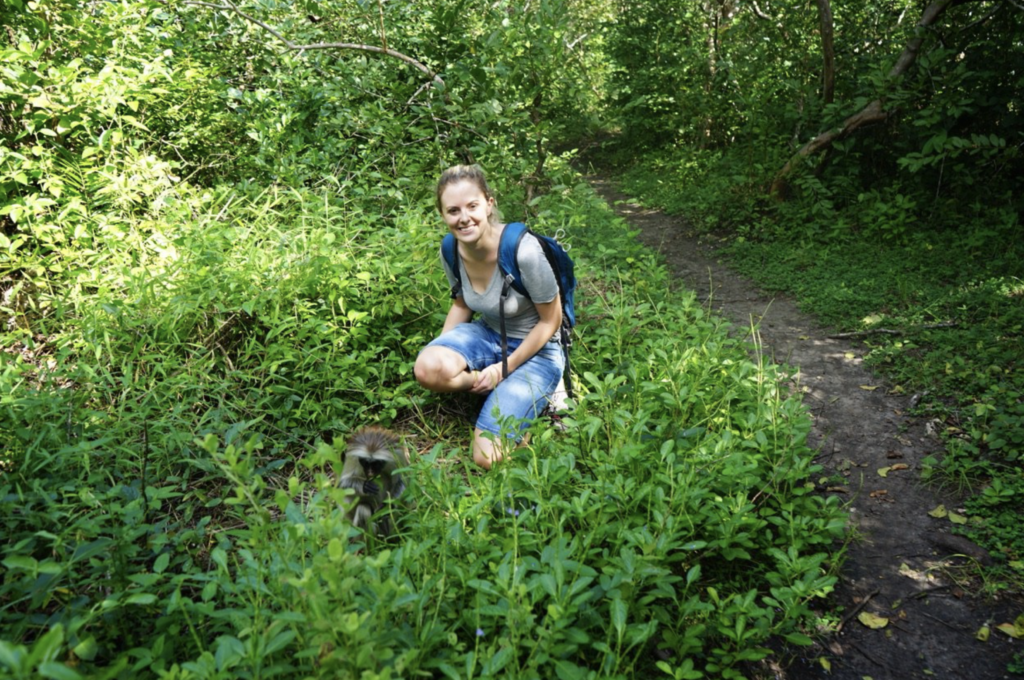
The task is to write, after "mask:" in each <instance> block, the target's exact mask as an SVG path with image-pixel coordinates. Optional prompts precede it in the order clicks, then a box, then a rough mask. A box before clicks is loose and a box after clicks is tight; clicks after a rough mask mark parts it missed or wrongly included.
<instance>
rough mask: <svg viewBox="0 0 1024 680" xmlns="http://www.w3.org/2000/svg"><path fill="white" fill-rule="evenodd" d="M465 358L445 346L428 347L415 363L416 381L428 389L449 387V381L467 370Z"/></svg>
mask: <svg viewBox="0 0 1024 680" xmlns="http://www.w3.org/2000/svg"><path fill="white" fill-rule="evenodd" d="M460 364H465V360H463V359H462V357H460V356H459V355H458V354H457V353H455V352H453V351H452V350H450V349H446V348H444V347H427V348H426V349H424V350H423V351H422V352H420V354H419V356H418V357H416V363H415V364H413V368H412V372H413V375H415V376H416V381H417V382H418V383H419V384H420V385H421V386H423V387H425V388H426V389H428V390H437V389H443V388H445V387H448V383H449V382H450V381H451V380H452V379H453V378H455V376H456V375H458V374H459V373H460V372H461V371H463V370H465V366H464V365H462V366H460Z"/></svg>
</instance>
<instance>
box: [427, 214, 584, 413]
mask: <svg viewBox="0 0 1024 680" xmlns="http://www.w3.org/2000/svg"><path fill="white" fill-rule="evenodd" d="M526 234H533V236H534V237H536V239H537V240H538V241H539V242H540V246H541V250H543V251H544V257H545V258H546V259H547V261H548V264H549V265H550V266H551V271H553V272H554V274H555V280H556V281H557V282H558V297H559V299H560V300H561V302H562V327H561V328H560V329H559V332H558V341H559V344H561V345H562V353H563V354H565V375H564V376H563V377H564V379H565V390H566V393H567V394H568V395H569V398H570V399H572V396H573V395H572V380H571V377H570V373H569V348H570V347H572V329H573V327H575V326H576V300H575V293H576V275H575V273H574V270H575V265H574V264H573V261H572V258H570V257H569V253H567V252H566V250H565V248H563V247H562V244H560V243H559V242H558V241H557V240H556V239H554V238H552V237H551V236H544V235H543V234H538V233H537V232H535V231H532V230H531V229H530V228H529V227H527V226H526V225H525V224H523V223H522V222H510V223H509V224H506V225H505V228H504V229H503V230H502V232H501V240H500V241H499V242H498V268H499V269H500V270H501V275H502V278H503V279H504V283H503V284H502V287H501V303H500V305H499V311H500V314H501V368H502V377H503V378H507V377H508V337H507V336H506V334H505V300H506V299H507V298H508V291H509V288H510V287H511V288H514V289H515V290H516V291H517V292H518V293H519V294H520V295H523V296H525V297H526V298H529V297H530V294H529V293H528V292H526V286H525V285H523V274H522V272H521V271H520V270H519V261H518V258H517V254H518V252H519V244H520V242H522V240H523V236H525V235H526ZM441 255H442V257H444V261H445V262H447V263H448V268H449V269H450V270H451V271H452V272H453V273H454V275H455V285H454V286H452V299H453V300H454V299H455V298H457V297H458V296H459V295H460V294H461V293H462V272H461V271H460V269H459V263H458V257H459V251H458V245H457V244H456V242H455V237H454V236H453V235H451V234H445V237H444V239H443V240H442V241H441Z"/></svg>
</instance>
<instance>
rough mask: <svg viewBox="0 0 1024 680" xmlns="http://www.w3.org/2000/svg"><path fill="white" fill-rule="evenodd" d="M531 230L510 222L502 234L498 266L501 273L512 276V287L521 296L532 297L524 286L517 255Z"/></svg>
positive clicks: (519, 223)
mask: <svg viewBox="0 0 1024 680" xmlns="http://www.w3.org/2000/svg"><path fill="white" fill-rule="evenodd" d="M529 231H530V230H529V229H527V228H526V225H525V224H523V223H522V222H510V223H508V224H506V225H505V228H504V229H503V230H502V232H501V241H500V242H499V243H498V266H499V267H500V268H501V273H502V274H503V275H504V274H511V275H512V287H513V288H515V289H516V291H517V292H518V293H519V294H520V295H525V296H526V297H530V296H529V294H528V293H527V292H526V286H525V285H524V284H523V273H522V272H521V271H519V260H518V259H517V257H516V255H517V254H518V252H519V244H520V243H521V242H522V240H523V237H524V236H525V235H526V234H527V233H529Z"/></svg>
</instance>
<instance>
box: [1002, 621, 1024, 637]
mask: <svg viewBox="0 0 1024 680" xmlns="http://www.w3.org/2000/svg"><path fill="white" fill-rule="evenodd" d="M996 630H998V631H999V632H1000V633H1004V634H1005V635H1009V636H1010V637H1012V638H1013V639H1014V640H1020V639H1024V630H1022V629H1021V628H1018V627H1017V626H1015V625H1013V624H1012V623H1000V624H999V625H998V626H996Z"/></svg>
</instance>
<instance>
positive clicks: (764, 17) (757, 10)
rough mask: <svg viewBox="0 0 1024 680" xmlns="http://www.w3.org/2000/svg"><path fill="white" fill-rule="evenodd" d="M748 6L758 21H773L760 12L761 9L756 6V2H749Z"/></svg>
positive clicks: (755, 0)
mask: <svg viewBox="0 0 1024 680" xmlns="http://www.w3.org/2000/svg"><path fill="white" fill-rule="evenodd" d="M750 4H751V6H753V8H754V15H755V16H757V18H758V19H764V20H765V21H773V19H772V18H771V17H770V16H768V15H767V14H765V13H764V12H762V11H761V8H760V7H758V6H757V0H750Z"/></svg>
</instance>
